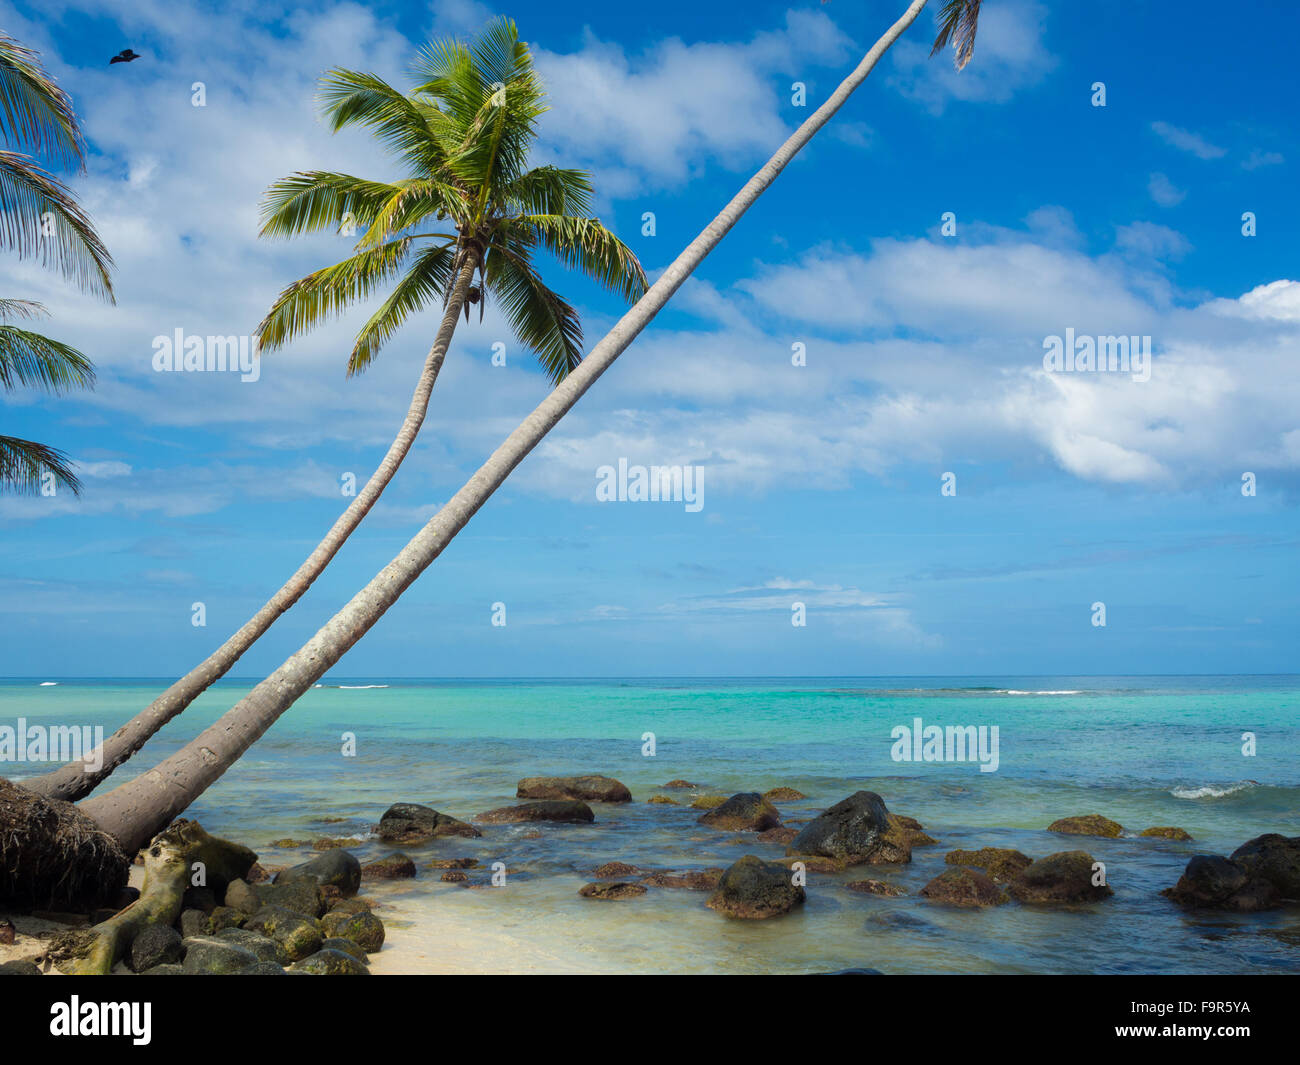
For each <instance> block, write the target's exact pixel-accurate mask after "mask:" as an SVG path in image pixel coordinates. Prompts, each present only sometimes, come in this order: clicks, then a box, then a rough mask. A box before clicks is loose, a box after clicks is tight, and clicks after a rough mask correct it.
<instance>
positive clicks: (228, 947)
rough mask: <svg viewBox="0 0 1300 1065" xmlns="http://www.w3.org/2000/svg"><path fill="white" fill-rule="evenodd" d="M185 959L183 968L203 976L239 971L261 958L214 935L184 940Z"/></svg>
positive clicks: (182, 964)
mask: <svg viewBox="0 0 1300 1065" xmlns="http://www.w3.org/2000/svg"><path fill="white" fill-rule="evenodd" d="M184 947H185V960H184V961H183V962H182V963H181V968H183V969H184V970H185V972H187V973H195V974H198V975H201V976H222V975H226V974H228V973H235V972H238V971H239V970H240V969H245V968H247V967H248V966H250V965H255V964H257V962H258V961H260V960H261V959H260V958H258V956H257V955H256V954H254V953H253V952H252V951H251V950H248V949H247V948H245V947H241V946H239V945H238V944H237V943H229V942H226V941H225V940H222V939H217V938H215V937H213V936H194V937H193V938H191V939H186V940H184Z"/></svg>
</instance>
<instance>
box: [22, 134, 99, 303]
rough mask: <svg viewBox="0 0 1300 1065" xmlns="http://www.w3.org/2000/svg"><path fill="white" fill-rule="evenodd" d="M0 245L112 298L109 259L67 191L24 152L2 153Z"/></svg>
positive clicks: (88, 219) (84, 214) (87, 221)
mask: <svg viewBox="0 0 1300 1065" xmlns="http://www.w3.org/2000/svg"><path fill="white" fill-rule="evenodd" d="M0 244H3V245H5V246H7V247H10V248H12V249H14V250H15V251H17V252H18V255H19V256H20V257H21V258H24V259H36V260H38V261H39V262H40V263H41V265H43V266H47V267H51V268H54V269H58V270H60V271H61V272H62V274H63V276H64V277H66V278H68V279H69V280H72V281H74V282H75V283H76V284H77V285H78V286H79V287H80V288H82V289H86V290H89V291H90V292H92V293H94V294H95V295H98V296H103V297H105V298H106V299H108V300H109V301H110V302H111V301H112V300H113V285H112V281H111V280H110V279H109V271H110V270H111V268H112V265H113V258H112V256H110V255H109V254H108V249H107V248H105V247H104V244H103V242H102V241H101V240H100V239H99V234H97V233H96V232H95V227H94V225H93V223H92V222H91V221H90V218H89V217H88V216H87V215H86V213H85V212H84V211H83V210H82V209H81V207H80V205H79V204H78V203H77V201H76V199H74V198H73V195H72V192H71V190H70V189H69V188H68V187H67V186H66V185H64V184H63V182H61V181H59V180H58V179H57V178H55V177H53V176H52V175H50V174H48V173H46V172H45V171H44V170H42V169H41V168H40V167H39V166H37V165H36V164H35V163H33V162H32V161H31V160H30V159H28V158H27V157H26V156H23V155H19V154H18V153H17V152H7V151H0Z"/></svg>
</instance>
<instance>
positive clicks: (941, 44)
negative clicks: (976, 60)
mask: <svg viewBox="0 0 1300 1065" xmlns="http://www.w3.org/2000/svg"><path fill="white" fill-rule="evenodd" d="M980 3H981V0H948V2H947V3H945V4H944V5H943V7H941V8H940V9H939V13H938V15H936V16H935V21H936V23H937V25H938V27H939V33H938V36H936V37H935V39H934V47H933V48H931V49H930V55H931V56H935V55H938V54H939V53H940V52H942V51H943V50H944V49H945V48H947V47H948V44H949V42H951V43H952V47H953V51H954V52H955V53H956V54H955V55H954V56H953V65H954V66H956V68H957V69H958V70H961V69H962V67H964V66H965V65H966V64H967V63H969V62H970V59H971V56H972V55H974V54H975V31H976V30H977V29H978V28H979V21H980Z"/></svg>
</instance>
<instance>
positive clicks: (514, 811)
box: [474, 799, 596, 825]
mask: <svg viewBox="0 0 1300 1065" xmlns="http://www.w3.org/2000/svg"><path fill="white" fill-rule="evenodd" d="M474 820H475V821H482V822H484V823H485V824H489V825H512V824H518V823H520V822H522V821H563V822H570V823H576V822H585V823H588V824H590V823H591V822H592V821H594V820H596V815H595V814H594V813H592V812H591V807H590V806H588V805H587V804H586V803H585V802H582V801H581V800H578V799H544V800H542V801H540V802H525V803H521V804H520V805H518V806H502V807H500V808H499V809H496V810H489V811H488V812H487V813H483V814H479V815H478V816H477V817H476V818H474Z"/></svg>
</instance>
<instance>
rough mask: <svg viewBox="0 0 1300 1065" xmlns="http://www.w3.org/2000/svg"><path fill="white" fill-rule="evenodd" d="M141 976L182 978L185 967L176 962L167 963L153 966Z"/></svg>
mask: <svg viewBox="0 0 1300 1065" xmlns="http://www.w3.org/2000/svg"><path fill="white" fill-rule="evenodd" d="M140 975H141V976H184V975H186V973H185V966H184V965H180V964H178V963H176V962H168V963H167V964H166V965H155V966H154V967H153V968H152V969H146V970H145V971H144V972H142V973H140Z"/></svg>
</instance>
